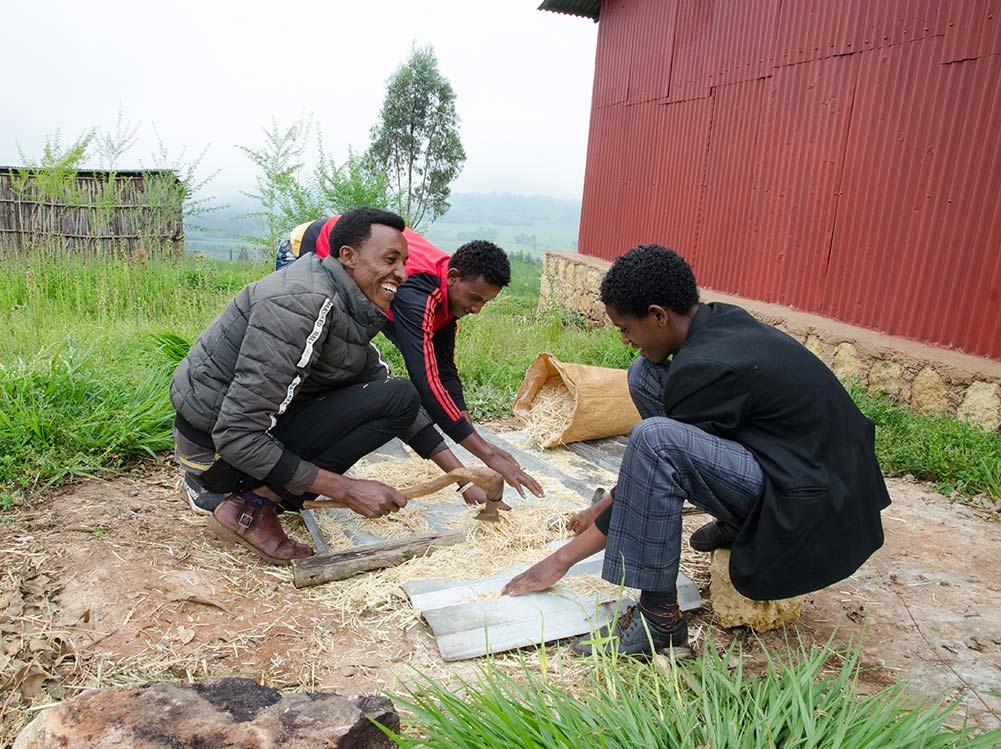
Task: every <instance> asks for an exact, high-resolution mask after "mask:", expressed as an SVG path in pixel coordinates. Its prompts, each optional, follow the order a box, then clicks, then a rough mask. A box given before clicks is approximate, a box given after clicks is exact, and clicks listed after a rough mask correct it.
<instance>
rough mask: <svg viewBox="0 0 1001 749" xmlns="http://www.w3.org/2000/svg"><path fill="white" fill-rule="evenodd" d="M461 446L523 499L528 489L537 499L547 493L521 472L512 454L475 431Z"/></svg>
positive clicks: (536, 482) (537, 483)
mask: <svg viewBox="0 0 1001 749" xmlns="http://www.w3.org/2000/svg"><path fill="white" fill-rule="evenodd" d="M467 418H468V417H467ZM459 444H460V445H462V446H463V447H464V448H466V449H467V450H469V452H471V453H472V454H473V455H475V456H476V457H477V458H479V459H480V460H482V461H483V462H484V463H485V464H486V466H487V468H490V469H491V470H494V471H497V473H499V474H500V475H501V476H503V477H504V480H505V481H506V482H507V483H508V484H510V485H511V486H513V487H514V488H515V490H516V491H517V492H518V494H520V495H521V496H522V497H524V496H525V489H528V490H529V491H530V492H532V494H534V495H535V496H536V497H544V496H545V494H546V493H545V492H544V491H542V487H541V486H539V482H538V481H536V480H535V479H533V478H532V477H531V476H529V475H528V474H527V473H525V472H524V471H523V470H521V466H520V465H518V461H517V460H515V459H514V456H512V455H511V453H509V452H507V451H505V450H501V449H500V448H499V447H497V446H496V445H491V444H490V443H489V442H487V441H486V440H485V439H483V438H482V437H481V436H480V435H479V433H478V432H477V431H476V430H475V429H474V430H473V433H472V434H470V435H469V436H468V437H466V439H464V440H462V442H460V443H459Z"/></svg>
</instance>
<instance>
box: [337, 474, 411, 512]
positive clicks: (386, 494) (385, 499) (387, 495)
mask: <svg viewBox="0 0 1001 749" xmlns="http://www.w3.org/2000/svg"><path fill="white" fill-rule="evenodd" d="M337 499H343V500H344V502H345V503H346V504H347V505H348V507H350V508H351V509H352V510H354V511H355V512H357V513H358V514H359V515H364V516H365V517H367V518H378V517H382V516H383V515H388V514H389V513H391V512H396V511H397V510H399V509H400V508H402V507H406V506H407V500H406V499H404V497H403V495H402V494H400V493H399V492H398V491H396V489H393V488H392V487H390V486H386V485H385V484H381V483H379V482H378V481H366V480H363V479H354V480H352V481H351V482H350V483H349V484H348V487H347V492H345V494H344V496H343V497H338V498H337Z"/></svg>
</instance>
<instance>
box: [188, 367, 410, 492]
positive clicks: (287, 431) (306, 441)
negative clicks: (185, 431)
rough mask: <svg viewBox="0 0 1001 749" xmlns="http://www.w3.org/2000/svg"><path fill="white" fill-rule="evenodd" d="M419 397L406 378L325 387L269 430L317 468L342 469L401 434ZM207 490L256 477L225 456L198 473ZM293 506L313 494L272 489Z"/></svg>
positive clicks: (244, 484)
mask: <svg viewBox="0 0 1001 749" xmlns="http://www.w3.org/2000/svg"><path fill="white" fill-rule="evenodd" d="M419 409H420V396H419V395H418V394H417V390H416V389H415V388H414V386H413V385H412V384H410V382H409V381H408V380H404V379H400V378H395V377H391V378H388V379H385V380H378V381H373V382H366V383H364V384H360V385H351V386H349V387H346V388H340V389H338V390H329V391H327V392H326V393H323V394H321V395H317V396H314V397H303V398H296V399H295V400H294V401H292V404H291V405H290V406H289V408H288V410H287V411H286V412H285V413H284V414H282V415H281V417H279V419H278V423H277V424H276V425H275V427H274V428H273V429H272V430H271V434H272V435H274V437H275V438H276V439H277V440H279V441H280V442H281V443H282V444H283V445H285V447H286V448H287V449H288V450H290V451H291V452H293V453H295V454H296V455H298V456H299V457H300V458H302V459H303V460H308V461H309V462H310V463H314V464H316V465H317V466H319V467H320V468H324V469H326V470H328V471H333V472H334V473H344V472H345V471H347V470H348V469H349V468H350V467H351V466H353V465H354V464H355V463H356V462H357V461H358V460H359V459H360V458H362V457H364V456H365V455H368V454H369V453H370V452H372V451H374V450H377V449H378V448H380V447H382V445H384V444H386V443H387V442H389V441H390V440H391V439H393V438H394V437H399V436H402V435H403V434H405V433H406V432H407V430H408V429H409V428H410V426H411V425H412V424H413V423H414V419H416V418H417V411H418V410H419ZM199 480H200V481H201V483H202V484H203V485H204V486H205V487H206V488H208V489H209V490H211V491H215V492H221V493H228V492H233V491H241V490H244V489H254V488H257V487H258V486H260V485H261V481H260V480H259V479H255V478H254V477H252V476H249V475H248V474H246V473H244V472H243V471H241V470H239V469H238V468H235V467H233V466H231V465H229V464H228V463H226V461H224V460H217V461H215V463H213V464H212V466H211V467H210V468H208V469H207V470H206V471H205V472H204V473H202V474H201V476H200V477H199ZM276 493H277V494H279V495H280V496H281V497H282V500H283V504H285V505H290V506H291V507H293V508H298V507H301V505H302V502H304V501H305V500H309V499H314V498H315V497H316V494H313V493H304V494H300V495H295V494H292V493H290V492H288V491H284V490H282V491H278V492H276Z"/></svg>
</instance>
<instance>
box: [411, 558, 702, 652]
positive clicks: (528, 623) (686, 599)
mask: <svg viewBox="0 0 1001 749" xmlns="http://www.w3.org/2000/svg"><path fill="white" fill-rule="evenodd" d="M560 545H562V543H557V544H553V545H552V546H553V548H557V547H558V546H560ZM603 564H604V552H603V551H601V552H598V553H597V554H594V555H592V556H590V557H588V558H587V559H584V560H582V561H580V562H578V563H577V564H575V565H574V566H573V567H571V568H570V570H569V571H568V572H567V574H566V575H565V576H564V578H563V579H564V580H566V579H569V578H573V577H575V576H577V575H597V574H600V573H601V568H602V565H603ZM525 569H527V566H520V567H517V568H515V569H510V570H506V571H505V572H503V573H500V574H496V575H491V576H489V577H485V578H481V579H479V580H414V581H412V582H409V583H405V584H404V585H403V588H404V590H406V592H407V595H408V596H409V597H410V602H411V604H412V605H413V607H414V608H415V609H416V610H418V611H420V612H421V614H422V615H423V617H424V619H425V621H427V623H428V626H429V627H431V631H432V632H433V633H434V636H435V641H436V642H437V643H438V650H439V652H440V653H441V657H442V659H443V660H446V661H457V660H462V659H465V658H477V657H479V656H482V655H487V654H490V653H503V652H506V651H508V650H514V649H515V648H522V647H526V646H529V645H541V644H543V643H546V642H552V641H554V640H561V639H564V638H567V637H576V636H578V635H586V634H588V633H590V632H592V631H594V630H595V629H597V628H599V627H602V626H604V625H605V624H608V622H610V621H611V620H612V618H613V616H614V615H615V613H616V612H617V611H618V612H620V613H621V612H622V611H623V610H624V609H625V608H626V607H627V606H629V605H630V604H632V603H633V602H634V601H635V600H636V593H637V591H634V590H631V589H630V590H621V589H620V590H614V591H609V592H607V593H591V594H585V593H570V592H568V591H562V592H560V591H559V589H558V587H557V589H556V590H552V591H544V592H542V593H529V594H527V595H521V596H502V595H500V591H501V589H502V588H503V587H504V585H505V584H506V583H507V581H508V580H510V579H511V578H513V577H514V576H515V575H517V574H519V573H520V572H522V571H524V570H525ZM677 588H678V606H679V607H680V608H681V610H682V611H692V610H694V609H697V608H699V607H700V606H702V596H701V595H699V590H698V588H697V587H696V586H695V584H694V583H693V582H692V581H691V580H690V579H689V578H688V577H687V576H685V575H684V573H680V572H679V573H678V580H677Z"/></svg>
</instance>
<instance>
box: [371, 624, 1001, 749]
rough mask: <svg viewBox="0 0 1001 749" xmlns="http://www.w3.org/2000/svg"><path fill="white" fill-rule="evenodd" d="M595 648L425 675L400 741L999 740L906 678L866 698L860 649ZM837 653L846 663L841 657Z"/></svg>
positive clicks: (412, 693)
mask: <svg viewBox="0 0 1001 749" xmlns="http://www.w3.org/2000/svg"><path fill="white" fill-rule="evenodd" d="M600 652H601V651H599V650H596V654H595V655H592V656H591V657H590V658H589V664H588V665H589V667H590V668H589V671H588V672H587V673H586V674H584V675H583V676H580V677H577V676H576V675H575V678H573V679H572V682H573V684H574V687H573V690H572V692H568V691H566V683H567V680H566V679H564V678H557V677H559V676H560V675H558V674H553V675H552V676H553V678H549V675H548V674H547V673H546V670H545V664H546V660H545V658H543V659H542V663H543V671H542V673H538V672H536V671H533V670H530V669H529V668H528V667H527V666H525V665H524V664H523V665H522V669H521V671H520V672H518V673H515V674H514V675H511V674H507V673H504V672H502V671H501V670H500V669H498V668H497V667H496V666H495V665H494V664H493V663H492V662H489V661H488V663H487V665H486V666H485V667H483V668H482V669H481V670H480V671H479V674H478V675H477V677H475V678H474V679H472V680H470V681H461V682H460V683H459V684H458V685H456V686H457V688H456V689H450V688H449V687H448V686H446V685H444V684H442V683H441V681H440V680H438V679H432V678H429V677H425V678H423V679H421V680H419V681H418V683H417V684H416V685H414V686H411V687H410V688H409V691H407V692H406V693H404V694H401V695H391V696H392V697H393V699H394V700H395V701H396V702H397V704H399V705H402V706H403V707H404V708H405V709H406V710H407V711H408V712H409V713H410V716H409V717H408V718H407V719H405V722H404V726H403V733H402V735H400V734H395V733H393V732H391V731H388V730H386V729H385V728H383V730H384V731H385V732H386V733H387V734H389V735H390V736H391V737H392V738H393V739H394V740H395V741H396V743H397V744H398V745H399V746H401V747H407V748H410V747H413V748H416V747H429V748H433V749H460V748H465V747H477V748H478V749H490V747H498V749H501V748H503V749H508V748H509V747H515V746H516V747H522V748H524V749H530V748H532V747H539V749H553V748H554V747H567V748H570V747H639V746H642V747H665V749H666V748H668V747H670V748H671V749H688V748H691V749H704V747H755V748H757V747H804V748H806V747H812V748H816V749H821V748H822V747H830V748H831V749H849V748H850V747H859V748H860V749H861V748H862V747H875V746H880V747H928V748H930V747H969V748H971V749H979V748H980V747H984V748H986V747H995V746H997V745H998V742H999V741H1001V731H994V732H992V733H990V734H981V735H977V734H975V732H973V731H971V730H968V729H966V728H958V729H956V728H949V727H947V726H946V725H945V721H946V719H947V718H948V717H949V715H950V713H951V712H952V708H948V707H945V706H944V703H943V702H939V703H937V704H935V705H932V706H924V707H921V706H916V705H915V704H914V698H913V696H912V695H909V694H908V693H907V692H906V691H905V690H906V686H905V684H904V683H903V682H898V683H897V684H895V685H893V686H891V687H889V688H887V689H884V690H882V691H880V692H879V693H877V694H875V695H872V696H868V697H863V696H860V694H859V690H858V650H857V649H854V650H852V651H850V652H849V654H848V655H847V656H846V657H845V659H844V660H841V658H842V656H840V655H835V653H834V652H833V651H832V650H830V649H829V648H827V647H816V646H814V647H811V648H810V649H809V650H807V649H805V647H803V646H802V645H801V646H800V648H799V652H798V653H797V652H795V649H793V650H792V653H791V655H790V657H789V658H788V659H787V660H779V659H776V658H773V657H771V656H767V654H766V658H767V667H766V669H765V672H764V674H763V675H762V674H759V675H755V674H752V673H749V672H748V671H745V667H746V664H745V661H744V659H743V658H740V657H733V656H734V655H735V651H734V649H733V648H731V649H730V650H729V651H726V652H718V651H716V650H715V648H714V647H713V646H712V645H711V643H707V645H706V647H705V648H704V649H703V654H702V656H701V657H700V658H698V659H697V660H692V661H681V662H678V661H675V660H674V659H669V658H666V657H664V656H660V657H659V658H657V659H656V660H655V661H654V662H652V663H644V662H639V661H636V660H631V659H628V658H626V659H617V658H616V657H615V656H614V655H601V654H599V653H600ZM839 662H840V665H836V664H837V663H839Z"/></svg>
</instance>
